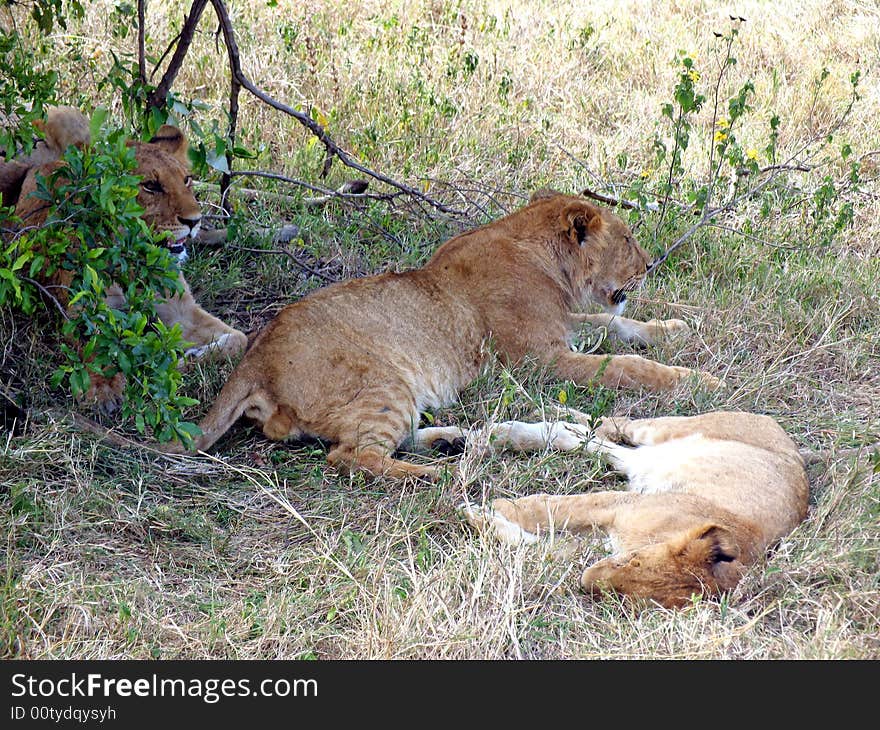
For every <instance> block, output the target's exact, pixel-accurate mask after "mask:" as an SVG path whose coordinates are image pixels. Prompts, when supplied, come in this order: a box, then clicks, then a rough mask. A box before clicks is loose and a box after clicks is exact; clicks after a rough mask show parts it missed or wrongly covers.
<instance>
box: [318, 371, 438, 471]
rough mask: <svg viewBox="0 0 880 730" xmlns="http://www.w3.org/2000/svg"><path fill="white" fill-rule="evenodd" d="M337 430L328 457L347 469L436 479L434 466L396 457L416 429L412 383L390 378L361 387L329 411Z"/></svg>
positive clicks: (416, 415) (331, 420)
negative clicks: (414, 426) (395, 453)
mask: <svg viewBox="0 0 880 730" xmlns="http://www.w3.org/2000/svg"><path fill="white" fill-rule="evenodd" d="M328 416H329V419H328V420H329V421H330V422H331V423H332V425H333V428H332V431H333V432H334V435H333V438H332V440H333V441H335V442H336V446H335V448H334V449H332V450H331V451H330V453H329V454H327V460H328V461H329V462H330V463H331V464H333V465H335V466H339V467H341V468H343V469H346V470H348V471H363V472H367V473H368V474H371V475H373V476H376V477H380V476H387V477H391V478H394V479H401V478H404V477H411V476H415V477H422V478H426V479H432V480H433V479H436V478H437V476H438V475H439V472H438V470H437V469H436V468H434V467H431V466H421V465H418V464H411V463H409V462H406V461H401V460H400V459H395V458H394V456H393V454H394V452H395V451H396V450H397V448H398V446H400V445H401V444H403V443H404V442H405V441H406V440H407V438H408V437H410V436H411V435H412V434H413V433H416V432H417V430H416V429H414V428H413V425H414V424H416V423H418V418H419V411H418V409H417V408H416V403H415V400H414V398H413V397H412V392H411V390H410V388H409V386H408V385H407V384H406V383H405V382H403V381H397V380H396V379H395V378H393V377H389V378H388V379H386V380H384V381H383V382H381V383H374V384H372V385H370V386H368V387H363V388H361V389H360V390H359V391H358V393H357V396H356V397H355V398H354V399H352V400H350V401H348V402H346V403H345V404H344V406H343V407H342V408H339V407H334V409H333V412H332V413H330V414H328Z"/></svg>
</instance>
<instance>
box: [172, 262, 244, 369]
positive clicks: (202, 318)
mask: <svg viewBox="0 0 880 730" xmlns="http://www.w3.org/2000/svg"><path fill="white" fill-rule="evenodd" d="M180 282H181V283H182V284H183V293H182V294H179V295H176V296H174V297H171V298H170V299H167V300H165V301H163V302H160V303H159V304H158V305H157V307H156V313H157V314H158V315H159V319H161V320H162V322H163V323H164V324H166V325H167V326H169V327H171V326H172V325H174V324H179V325H180V329H181V333H182V339H183V341H184V342H187V343H189V347H188V348H187V350H186V351H185V352H184V356H185V357H186V358H188V359H192V360H201V359H216V358H222V357H227V358H230V359H234V358H237V357H238V356H240V355H241V354H242V353H243V352H244V351H245V349H246V348H247V336H246V335H245V334H244V333H243V332H239V331H238V330H237V329H235V328H234V327H230V326H229V325H228V324H226V323H225V322H223V321H222V320H221V319H218V318H217V317H215V316H214V315H213V314H209V313H208V312H206V311H205V310H204V309H202V308H201V307H200V306H199V305H198V303H197V302H196V300H195V298H194V297H193V295H192V292H191V291H190V289H189V285H188V284H187V283H186V280H185V279H184V278H183V274H181V275H180Z"/></svg>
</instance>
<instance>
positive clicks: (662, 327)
mask: <svg viewBox="0 0 880 730" xmlns="http://www.w3.org/2000/svg"><path fill="white" fill-rule="evenodd" d="M645 325H646V326H647V327H648V331H649V333H650V335H651V337H652V338H653V339H659V338H663V337H679V336H681V335H683V334H687V333H688V332H690V331H691V326H690V325H689V324H688V323H687V322H685V321H684V320H683V319H650V320H648V321H647V322H645Z"/></svg>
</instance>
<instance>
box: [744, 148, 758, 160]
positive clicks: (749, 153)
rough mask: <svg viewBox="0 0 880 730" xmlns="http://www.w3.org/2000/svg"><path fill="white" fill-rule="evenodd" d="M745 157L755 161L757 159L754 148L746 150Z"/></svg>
mask: <svg viewBox="0 0 880 730" xmlns="http://www.w3.org/2000/svg"><path fill="white" fill-rule="evenodd" d="M746 157H747V158H748V159H750V160H757V159H758V150H756V149H755V148H754V147H751V148H750V149H748V150H747V151H746Z"/></svg>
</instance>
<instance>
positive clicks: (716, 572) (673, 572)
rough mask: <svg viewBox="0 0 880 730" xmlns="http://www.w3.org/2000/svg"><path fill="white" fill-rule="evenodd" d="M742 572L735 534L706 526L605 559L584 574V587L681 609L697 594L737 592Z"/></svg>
mask: <svg viewBox="0 0 880 730" xmlns="http://www.w3.org/2000/svg"><path fill="white" fill-rule="evenodd" d="M743 571H744V566H743V564H742V563H741V562H740V560H739V550H738V548H737V547H736V545H735V543H733V541H732V538H731V536H730V533H729V532H728V531H727V530H725V529H724V528H723V527H719V526H717V525H712V524H707V525H704V526H703V527H699V528H697V529H695V530H691V531H689V532H688V533H687V534H685V535H684V536H682V537H680V538H679V539H676V540H671V541H669V542H663V543H658V544H654V545H648V546H645V547H643V548H641V549H639V550H636V551H634V552H631V553H629V554H627V555H622V556H613V557H610V558H606V559H605V560H600V561H599V562H598V563H596V564H595V565H592V566H590V567H589V568H587V570H586V571H584V574H583V576H582V577H581V585H582V586H583V587H584V589H585V590H587V592H589V593H598V592H601V591H603V590H611V591H614V592H617V593H622V594H625V595H627V596H630V597H632V598H641V599H646V600H653V601H656V602H657V603H659V604H660V605H661V606H665V607H667V608H680V607H681V606H684V605H686V604H688V603H689V602H690V601H691V598H692V596H693V595H695V594H696V595H700V594H702V593H705V594H709V595H712V594H717V593H720V592H722V591H726V590H731V589H733V588H734V587H735V586H736V584H737V583H738V582H739V579H740V577H741V576H742V573H743Z"/></svg>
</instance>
